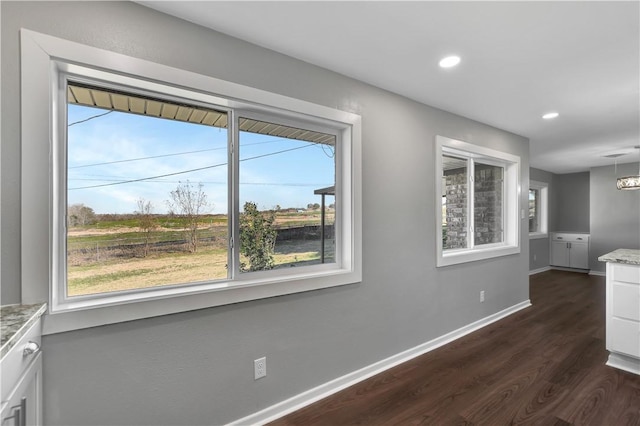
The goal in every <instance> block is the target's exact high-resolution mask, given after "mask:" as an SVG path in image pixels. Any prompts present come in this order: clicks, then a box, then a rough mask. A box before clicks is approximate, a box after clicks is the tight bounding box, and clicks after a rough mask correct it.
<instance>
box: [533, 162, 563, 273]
mask: <svg viewBox="0 0 640 426" xmlns="http://www.w3.org/2000/svg"><path fill="white" fill-rule="evenodd" d="M555 177H556V175H554V174H553V173H551V172H546V171H544V170H540V169H534V168H530V169H529V179H530V180H535V181H538V182H546V183H547V184H549V187H548V190H547V191H548V192H547V196H548V198H547V206H548V210H549V211H548V218H547V220H548V228H549V232H552V231H553V230H555V229H556V216H557V214H556V206H557V204H558V203H557V201H556V185H555V181H554V179H555ZM548 266H549V238H535V239H531V240H529V270H530V271H534V270H536V269H542V268H546V267H548Z"/></svg>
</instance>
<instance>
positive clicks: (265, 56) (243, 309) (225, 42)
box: [0, 2, 529, 425]
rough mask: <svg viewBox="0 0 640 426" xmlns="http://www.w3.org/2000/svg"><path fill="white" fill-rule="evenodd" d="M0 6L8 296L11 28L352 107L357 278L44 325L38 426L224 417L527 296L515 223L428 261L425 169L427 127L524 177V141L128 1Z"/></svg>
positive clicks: (7, 281) (6, 283)
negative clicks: (508, 242)
mask: <svg viewBox="0 0 640 426" xmlns="http://www.w3.org/2000/svg"><path fill="white" fill-rule="evenodd" d="M0 7H2V12H1V15H2V260H3V270H2V296H3V302H5V303H9V302H18V301H19V294H20V287H19V286H20V268H19V264H20V263H19V262H20V260H21V259H20V254H19V247H20V235H19V228H20V207H19V206H20V192H19V183H20V168H19V164H20V127H19V123H20V115H19V105H20V97H19V81H20V80H19V42H18V29H19V28H20V27H25V28H28V29H31V30H34V31H39V32H43V33H48V34H51V35H55V36H58V37H62V38H66V39H69V40H73V41H78V42H82V43H85V44H89V45H93V46H97V47H100V48H105V49H109V50H113V51H116V52H120V53H124V54H127V55H131V56H135V57H139V58H143V59H148V60H152V61H155V62H158V63H162V64H167V65H170V66H175V67H180V68H184V69H187V70H190V71H195V72H198V73H202V74H206V75H211V76H215V77H218V78H222V79H225V80H229V81H233V82H236V83H241V84H245V85H249V86H253V87H257V88H260V89H264V90H268V91H271V92H275V93H280V94H284V95H287V96H292V97H295V98H299V99H303V100H307V101H310V102H314V103H318V104H322V105H326V106H329V107H335V108H340V109H344V110H348V111H350V112H356V113H359V114H361V115H362V122H363V132H362V133H363V181H364V184H363V194H362V198H363V211H364V214H363V216H364V217H363V235H364V237H363V238H364V241H363V246H364V247H363V257H364V265H363V267H364V271H363V282H362V283H361V284H356V285H350V286H343V287H340V288H332V289H327V290H321V291H314V292H308V293H303V294H297V295H291V296H284V297H277V298H272V299H266V300H261V301H253V302H247V303H240V304H236V305H230V306H224V307H219V308H211V309H204V310H200V311H195V312H187V313H181V314H175V315H169V316H163V317H156V318H151V319H146V320H140V321H132V322H127V323H120V324H116V325H110V326H105V327H97V328H93V329H86V330H80V331H74V332H68V333H62V334H56V335H49V336H45V338H44V340H43V349H44V393H45V400H44V420H45V423H46V424H48V425H98V424H102V425H104V424H109V425H124V424H126V425H131V424H137V425H160V424H174V425H175V424H181V425H184V424H220V423H225V422H228V421H231V420H234V419H237V418H240V417H243V416H245V415H248V414H250V413H253V412H255V411H258V410H260V409H262V408H265V407H268V406H270V405H272V404H274V403H277V402H279V401H282V400H284V399H286V398H288V397H291V396H293V395H296V394H299V393H300V392H303V391H305V390H308V389H310V388H312V387H314V386H317V385H320V384H322V383H325V382H327V381H329V380H331V379H334V378H336V377H339V376H342V375H344V374H346V373H349V372H351V371H354V370H356V369H359V368H361V367H364V366H367V365H369V364H371V363H373V362H376V361H379V360H381V359H384V358H386V357H388V356H391V355H393V354H397V353H399V352H401V351H403V350H406V349H408V348H412V347H414V346H416V345H419V344H421V343H423V342H426V341H429V340H431V339H433V338H435V337H437V336H441V335H443V334H445V333H447V332H449V331H452V330H455V329H457V328H459V327H461V326H463V325H466V324H469V323H471V322H473V321H476V320H478V319H481V318H484V317H486V316H488V315H490V314H493V313H495V312H498V311H500V310H503V309H505V308H507V307H510V306H513V305H515V304H517V303H519V302H522V301H524V300H527V299H528V297H529V291H528V277H527V270H528V267H529V247H528V245H527V244H526V241H527V231H528V229H527V226H526V222H524V221H523V222H522V223H523V226H521V230H522V231H521V241H522V242H523V246H522V252H521V253H520V254H518V255H512V256H506V257H501V258H497V259H491V260H485V261H479V262H472V263H468V264H463V265H458V266H453V267H445V268H439V269H436V267H435V247H436V239H435V238H436V237H435V226H434V221H435V205H434V202H439V201H438V200H439V197H437V196H436V194H434V188H435V182H434V173H433V168H434V141H435V136H436V135H437V134H441V135H445V136H448V137H452V138H457V139H462V140H465V141H468V142H471V143H477V144H480V145H484V146H488V147H491V148H493V149H499V150H502V151H505V152H508V153H512V154H515V155H519V156H520V157H521V158H522V182H523V183H526V182H527V181H528V179H529V176H528V174H529V172H528V170H529V166H528V152H529V144H528V140H527V139H525V138H523V137H519V136H517V135H513V134H510V133H507V132H504V131H500V130H498V129H495V128H492V127H489V126H487V125H484V124H481V123H478V122H474V121H472V120H468V119H465V118H461V117H458V116H455V115H452V114H449V113H446V112H443V111H440V110H437V109H433V108H430V107H427V106H424V105H421V104H418V103H415V102H413V101H410V100H408V99H406V98H402V97H399V96H396V95H393V94H390V93H388V92H385V91H383V90H379V89H376V88H374V87H371V86H368V85H365V84H363V83H360V82H358V81H355V80H352V79H349V78H346V77H343V76H340V75H337V74H335V73H332V72H329V71H326V70H323V69H320V68H317V67H314V66H311V65H309V64H306V63H303V62H300V61H297V60H294V59H291V58H288V57H286V56H283V55H279V54H276V53H274V52H270V51H268V50H265V49H262V48H259V47H257V46H254V45H250V44H247V43H244V42H242V41H239V40H236V39H233V38H230V37H227V36H224V35H222V34H219V33H216V32H213V31H210V30H207V29H204V28H201V27H198V26H194V25H193V24H190V23H187V22H184V21H181V20H178V19H175V18H172V17H169V16H165V15H162V14H160V13H157V12H155V11H151V10H148V9H146V8H144V7H142V6H140V5H138V4H135V3H129V2H106V3H101V2H63V3H54V2H43V3H35V2H15V3H14V2H2V3H1V5H0ZM389 123H392V124H389ZM521 201H522V203H525V204H523V205H526V191H524V193H523V198H522V200H521ZM42 243H43V244H46V237H45V236H43V241H42ZM23 260H25V261H28V259H23ZM480 290H485V291H486V302H485V303H479V292H480ZM264 355H266V356H267V365H268V375H267V377H266V378H265V379H261V380H259V381H254V380H253V360H254V359H256V358H258V357H260V356H264Z"/></svg>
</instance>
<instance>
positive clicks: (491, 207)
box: [473, 162, 504, 245]
mask: <svg viewBox="0 0 640 426" xmlns="http://www.w3.org/2000/svg"><path fill="white" fill-rule="evenodd" d="M474 175H475V178H474V185H473V190H474V200H473V206H474V244H475V245H482V244H493V243H501V242H502V241H503V208H502V201H503V193H504V184H503V177H504V168H502V167H498V166H491V165H487V164H482V163H480V162H476V164H475V171H474Z"/></svg>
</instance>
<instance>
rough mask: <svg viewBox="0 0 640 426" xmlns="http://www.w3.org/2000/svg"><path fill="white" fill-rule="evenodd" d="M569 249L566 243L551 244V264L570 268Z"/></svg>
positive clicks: (553, 242)
mask: <svg viewBox="0 0 640 426" xmlns="http://www.w3.org/2000/svg"><path fill="white" fill-rule="evenodd" d="M568 251H569V249H568V248H567V243H566V242H564V241H552V242H551V262H550V263H551V264H552V265H554V266H565V267H568V266H569V254H568Z"/></svg>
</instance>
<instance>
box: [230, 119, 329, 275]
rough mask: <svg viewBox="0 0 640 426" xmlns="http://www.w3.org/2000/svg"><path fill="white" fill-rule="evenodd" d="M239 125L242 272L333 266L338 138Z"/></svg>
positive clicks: (274, 126) (260, 125)
mask: <svg viewBox="0 0 640 426" xmlns="http://www.w3.org/2000/svg"><path fill="white" fill-rule="evenodd" d="M239 126H240V146H239V151H240V158H239V162H240V170H239V178H240V182H239V201H240V270H241V271H242V272H248V271H259V270H266V269H272V268H284V267H294V266H303V265H312V264H319V263H332V262H335V216H336V214H335V213H336V209H335V176H336V169H335V164H336V163H335V145H336V138H335V136H334V135H330V134H325V133H319V132H313V131H308V130H303V129H297V128H293V127H288V126H281V125H277V124H273V123H267V122H263V121H256V120H253V119H248V118H240V124H239Z"/></svg>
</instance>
